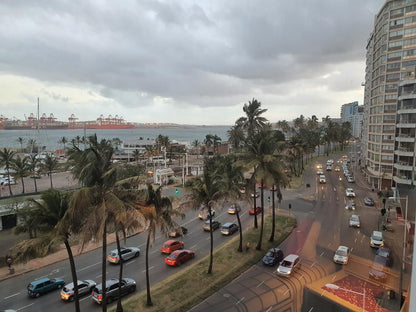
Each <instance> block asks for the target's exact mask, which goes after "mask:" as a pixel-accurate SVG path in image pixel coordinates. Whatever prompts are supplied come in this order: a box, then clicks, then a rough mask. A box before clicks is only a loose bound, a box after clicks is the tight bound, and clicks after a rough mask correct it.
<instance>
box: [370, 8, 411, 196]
mask: <svg viewBox="0 0 416 312" xmlns="http://www.w3.org/2000/svg"><path fill="white" fill-rule="evenodd" d="M415 66H416V0H387V1H386V2H385V3H384V5H383V7H382V8H381V10H380V11H379V13H378V14H377V15H376V17H375V21H374V29H373V32H372V34H371V35H370V38H369V42H368V44H367V66H366V81H365V92H364V107H365V108H364V111H365V115H366V116H365V118H364V121H363V122H364V131H363V133H364V134H365V137H363V144H364V146H363V153H364V155H365V168H366V172H367V176H368V181H369V183H370V184H371V185H373V186H374V187H375V188H376V189H385V188H390V187H392V186H396V183H403V182H405V183H406V184H413V183H414V178H415V177H414V168H415V160H414V150H415V133H414V130H415V125H416V121H415V118H416V115H415V114H414V110H415V108H416V106H415V105H416V100H415V99H413V97H415V98H416V96H414V95H415V93H414V92H413V93H412V92H411V91H410V90H411V88H412V86H414V85H415V84H414V79H415V76H414V72H415V70H414V69H415ZM412 81H413V82H412ZM412 83H413V84H412ZM399 90H400V91H399ZM412 122H413V123H412ZM412 129H413V131H412ZM406 135H408V136H407V137H406ZM411 150H412V151H411ZM410 154H412V155H410ZM411 157H413V158H411ZM412 160H413V162H412ZM399 164H403V165H399ZM410 164H411V165H410ZM410 167H412V168H410ZM393 175H394V176H395V178H394V179H393ZM404 177H406V179H405V178H404Z"/></svg>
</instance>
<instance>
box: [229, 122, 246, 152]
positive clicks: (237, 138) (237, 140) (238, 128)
mask: <svg viewBox="0 0 416 312" xmlns="http://www.w3.org/2000/svg"><path fill="white" fill-rule="evenodd" d="M227 135H228V140H229V141H230V143H231V146H232V147H233V148H234V149H235V150H237V151H238V150H239V149H240V148H241V147H242V146H243V144H244V141H245V136H244V129H243V125H242V123H241V122H240V123H238V122H236V123H235V125H234V126H232V127H231V129H230V130H228V131H227Z"/></svg>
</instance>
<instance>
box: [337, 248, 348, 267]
mask: <svg viewBox="0 0 416 312" xmlns="http://www.w3.org/2000/svg"><path fill="white" fill-rule="evenodd" d="M349 255H350V249H349V248H348V247H346V246H339V247H338V249H337V251H336V252H335V255H334V262H335V263H339V264H347V263H348V258H349Z"/></svg>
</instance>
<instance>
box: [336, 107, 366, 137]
mask: <svg viewBox="0 0 416 312" xmlns="http://www.w3.org/2000/svg"><path fill="white" fill-rule="evenodd" d="M363 115H364V111H363V106H358V101H355V102H351V103H347V104H344V105H342V106H341V122H349V123H350V124H351V131H352V136H353V137H354V138H359V137H361V125H362V120H363Z"/></svg>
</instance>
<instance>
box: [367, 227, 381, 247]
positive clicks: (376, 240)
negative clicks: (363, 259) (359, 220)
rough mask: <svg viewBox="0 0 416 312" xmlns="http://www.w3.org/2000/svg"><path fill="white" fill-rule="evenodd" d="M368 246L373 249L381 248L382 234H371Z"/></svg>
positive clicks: (378, 232) (377, 232)
mask: <svg viewBox="0 0 416 312" xmlns="http://www.w3.org/2000/svg"><path fill="white" fill-rule="evenodd" d="M370 246H371V247H375V248H379V247H383V246H384V240H383V233H381V232H380V231H373V234H371V239H370Z"/></svg>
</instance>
